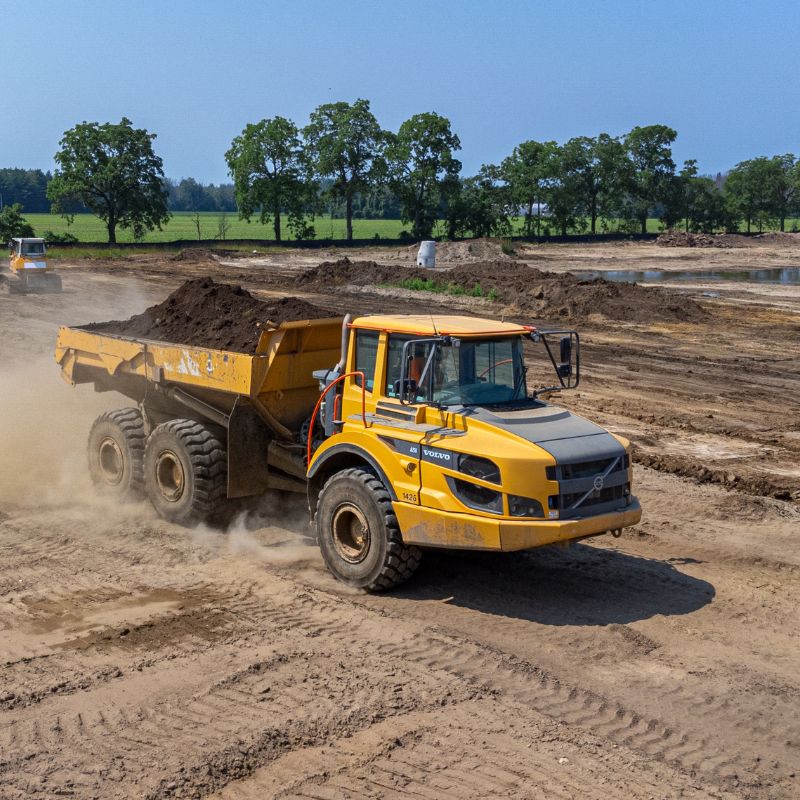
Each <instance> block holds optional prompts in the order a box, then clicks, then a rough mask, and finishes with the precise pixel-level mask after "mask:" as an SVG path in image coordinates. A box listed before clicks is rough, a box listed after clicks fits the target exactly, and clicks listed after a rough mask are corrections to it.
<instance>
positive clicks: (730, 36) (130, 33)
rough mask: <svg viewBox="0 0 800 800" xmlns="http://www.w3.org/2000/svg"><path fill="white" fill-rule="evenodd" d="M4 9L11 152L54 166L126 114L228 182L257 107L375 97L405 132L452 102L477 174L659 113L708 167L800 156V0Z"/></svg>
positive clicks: (179, 156)
mask: <svg viewBox="0 0 800 800" xmlns="http://www.w3.org/2000/svg"><path fill="white" fill-rule="evenodd" d="M0 19H2V22H3V25H2V27H3V32H4V36H3V39H4V47H3V50H4V59H3V60H4V62H5V70H4V75H3V83H4V88H5V91H4V96H5V103H6V113H5V115H4V122H3V125H2V126H0V166H21V167H41V168H43V169H49V168H52V166H53V160H52V157H53V154H54V153H55V151H56V149H57V146H58V140H59V138H60V137H61V134H62V133H63V131H64V130H65V129H67V128H69V127H71V126H72V125H74V124H75V123H77V122H80V121H82V120H91V121H99V122H105V121H117V120H119V118H120V117H121V116H123V115H125V116H127V117H129V118H131V119H132V120H133V121H134V123H135V124H136V125H137V126H141V127H145V128H147V129H149V130H151V131H153V132H155V133H157V134H158V138H157V139H156V143H155V146H156V150H157V152H158V153H159V155H161V157H162V158H163V159H164V169H165V172H166V174H167V175H169V176H170V177H175V178H179V177H182V176H193V177H196V178H197V179H199V180H202V181H205V182H208V181H213V182H219V181H223V180H226V179H227V175H226V167H225V162H224V158H223V155H224V153H225V150H226V149H227V148H228V146H229V145H230V141H231V139H232V138H233V137H234V136H235V135H237V134H238V133H239V132H240V131H241V130H242V128H243V127H244V125H245V124H246V123H247V122H254V121H257V120H259V119H262V118H264V117H269V116H274V115H276V114H280V115H282V116H286V117H289V118H290V119H293V120H294V121H295V122H296V123H298V124H299V125H303V124H305V122H306V121H307V118H308V114H309V112H310V111H311V110H312V109H313V108H314V107H316V106H317V105H319V104H320V103H325V102H331V101H335V100H354V99H356V98H358V97H365V98H367V99H369V100H370V101H371V103H372V109H373V111H374V113H375V114H376V116H377V117H378V120H379V121H380V123H381V124H382V125H383V126H384V127H386V128H390V129H393V130H396V129H397V127H398V126H399V124H400V123H401V122H402V121H403V120H404V119H407V118H408V117H409V116H411V115H412V114H415V113H418V112H422V111H437V112H438V113H440V114H443V115H445V116H447V117H448V118H449V119H450V120H451V122H452V125H453V129H454V131H455V132H456V133H457V134H458V135H459V137H460V138H461V143H462V151H461V153H460V158H461V160H462V162H463V164H464V172H465V173H472V172H474V171H476V170H477V169H478V168H479V167H480V165H481V164H482V163H485V162H497V161H499V160H501V159H502V158H503V157H504V156H505V155H507V154H508V153H509V152H510V151H511V149H512V148H513V147H514V145H516V144H517V143H519V142H520V141H523V140H525V139H556V140H558V141H563V140H566V139H568V138H570V137H571V136H578V135H593V134H596V133H598V132H600V131H607V132H609V133H612V134H619V133H623V132H625V131H627V130H629V129H630V128H631V127H633V126H634V125H646V124H651V123H655V122H663V123H666V124H669V125H671V126H673V127H674V128H676V129H677V131H678V134H679V138H678V141H677V143H676V146H675V148H674V154H675V157H676V161H678V162H681V161H682V160H683V159H686V158H697V159H698V160H699V164H700V168H701V170H702V171H704V172H709V173H714V172H716V171H718V170H724V169H726V168H728V167H730V166H732V165H733V164H735V163H736V162H737V161H741V160H743V159H745V158H749V157H752V156H755V155H774V154H776V153H785V152H794V153H796V154H800V102H799V101H800V91H798V87H799V86H800V49H798V45H797V41H798V34H799V33H800V3H798V2H793V3H790V2H762V3H757V2H740V1H739V0H728V2H722V0H719V1H715V0H694V2H685V1H684V0H675V1H674V2H670V3H655V2H652V0H617V1H614V0H605V1H604V0H593V2H583V0H581V1H580V2H578V1H577V0H576V1H575V2H569V1H568V0H562V1H561V2H558V1H557V0H530V1H529V2H522V1H521V0H508V2H502V0H498V1H496V2H489V0H484V2H475V1H473V0H462V1H461V2H455V1H452V2H445V0H442V2H435V1H434V0H431V2H421V1H420V0H403V1H402V2H387V1H384V0H372V2H368V1H367V0H350V1H346V0H338V2H334V0H328V1H327V2H324V1H323V0H319V1H318V0H307V1H306V2H302V0H294V2H290V1H289V0H286V1H285V2H280V3H278V2H269V0H261V2H250V1H249V0H229V1H228V2H218V1H215V0H194V1H193V2H187V1H186V0H160V1H159V2H155V1H154V0H136V2H132V1H131V0H129V1H128V2H122V1H121V0H96V1H95V2H89V1H88V0H70V1H69V2H64V1H63V0H61V1H58V0H51V2H44V1H43V0H23V1H22V2H20V0H15V2H9V1H8V0H0ZM12 42H13V45H12Z"/></svg>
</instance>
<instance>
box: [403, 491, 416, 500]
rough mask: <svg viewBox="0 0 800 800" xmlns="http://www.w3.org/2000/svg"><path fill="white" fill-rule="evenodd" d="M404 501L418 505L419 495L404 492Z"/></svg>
mask: <svg viewBox="0 0 800 800" xmlns="http://www.w3.org/2000/svg"><path fill="white" fill-rule="evenodd" d="M403 500H404V501H405V502H406V503H416V502H417V495H416V494H414V492H403Z"/></svg>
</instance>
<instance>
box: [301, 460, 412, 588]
mask: <svg viewBox="0 0 800 800" xmlns="http://www.w3.org/2000/svg"><path fill="white" fill-rule="evenodd" d="M315 522H316V527H317V541H318V542H319V547H320V550H321V551H322V558H323V559H324V561H325V565H326V566H327V567H328V569H329V570H330V571H331V572H332V573H333V574H334V575H335V576H336V577H337V578H338V579H339V580H340V581H342V582H343V583H346V584H348V585H349V586H355V587H358V588H359V589H368V590H370V591H373V592H379V591H384V590H386V589H391V588H392V587H394V586H398V585H399V584H401V583H403V582H404V581H407V580H408V579H409V578H410V577H411V576H412V575H413V574H414V571H415V570H416V569H417V567H418V566H419V562H420V560H421V558H422V553H421V552H420V550H419V548H418V547H414V546H409V545H406V544H404V543H403V537H402V535H401V533H400V526H399V525H398V523H397V517H396V516H395V514H394V509H393V508H392V499H391V497H390V496H389V493H388V492H387V491H386V487H385V486H384V485H383V484H382V483H381V482H380V481H379V480H378V478H376V477H375V475H374V474H373V473H372V472H368V471H366V470H364V469H359V468H352V469H346V470H342V471H341V472H337V473H336V474H335V475H333V476H332V477H330V478H328V480H327V482H326V483H325V486H323V488H322V491H321V492H320V495H319V503H318V505H317V513H316V516H315Z"/></svg>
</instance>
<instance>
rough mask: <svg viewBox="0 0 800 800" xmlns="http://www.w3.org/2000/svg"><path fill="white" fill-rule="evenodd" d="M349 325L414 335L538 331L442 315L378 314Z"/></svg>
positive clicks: (491, 334) (482, 320)
mask: <svg viewBox="0 0 800 800" xmlns="http://www.w3.org/2000/svg"><path fill="white" fill-rule="evenodd" d="M350 327H352V328H366V329H368V330H376V331H389V332H391V333H407V334H412V335H414V336H509V335H512V334H524V333H530V332H531V331H533V330H535V328H534V326H533V325H518V324H516V323H512V322H499V321H498V320H495V319H481V318H480V317H463V316H455V315H440V314H434V315H431V314H375V315H373V316H368V317H358V318H357V319H354V320H353V321H352V322H351V323H350Z"/></svg>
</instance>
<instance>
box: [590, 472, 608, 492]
mask: <svg viewBox="0 0 800 800" xmlns="http://www.w3.org/2000/svg"><path fill="white" fill-rule="evenodd" d="M605 482H606V479H605V478H604V477H603V476H602V475H595V476H594V480H593V481H592V486H594V490H595V491H596V492H601V491H602V490H603V486H604V485H605Z"/></svg>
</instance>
